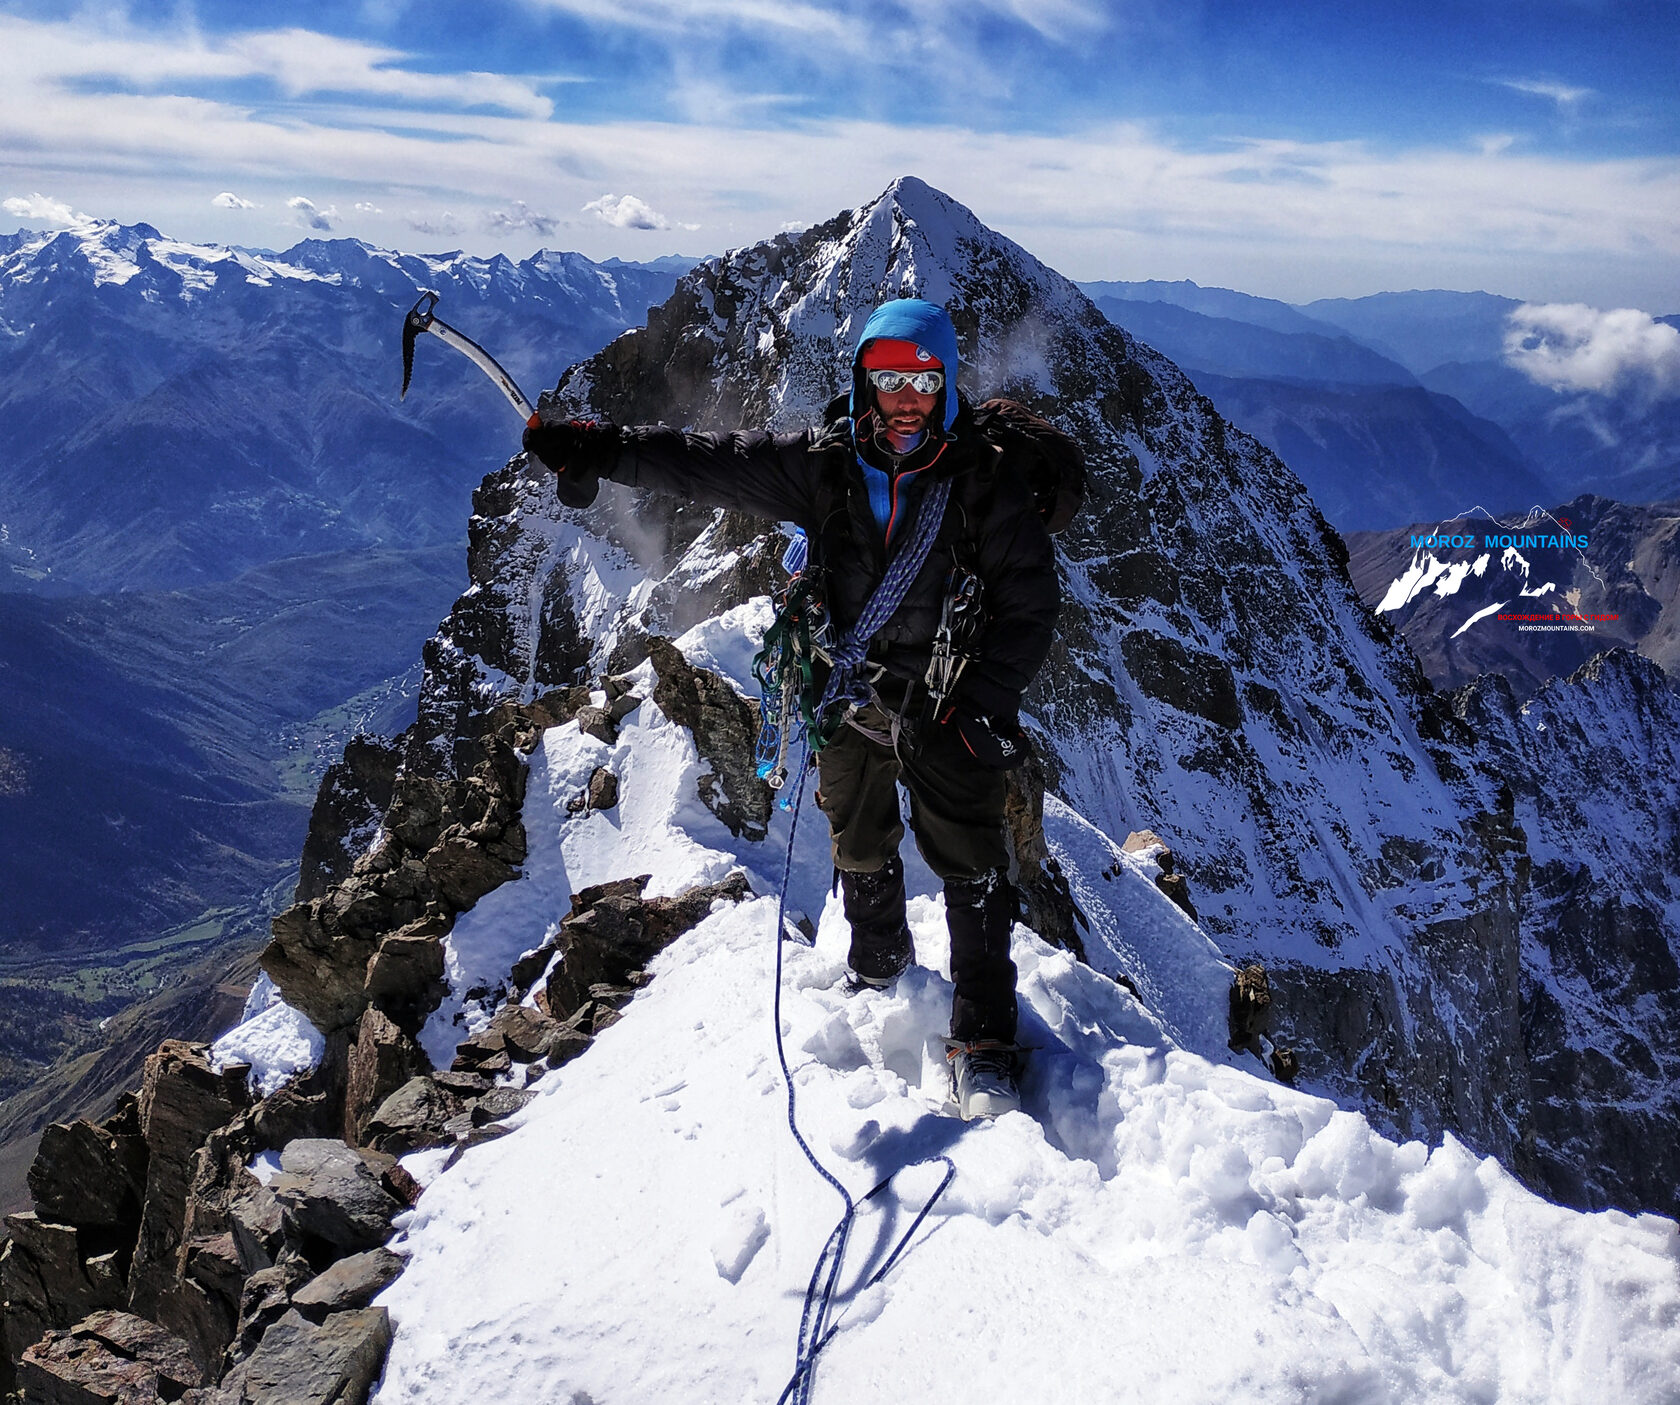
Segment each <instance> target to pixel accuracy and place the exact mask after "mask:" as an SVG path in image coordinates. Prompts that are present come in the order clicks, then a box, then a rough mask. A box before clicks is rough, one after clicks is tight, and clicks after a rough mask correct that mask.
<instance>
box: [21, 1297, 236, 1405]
mask: <svg viewBox="0 0 1680 1405" xmlns="http://www.w3.org/2000/svg"><path fill="white" fill-rule="evenodd" d="M205 1379H206V1378H205V1375H204V1373H203V1372H202V1371H201V1370H200V1369H199V1367H198V1365H197V1363H196V1362H195V1361H194V1360H193V1358H192V1354H191V1353H190V1352H189V1351H188V1350H187V1345H186V1343H185V1342H183V1341H181V1340H180V1338H178V1337H173V1336H171V1335H170V1334H169V1333H168V1332H165V1331H164V1330H163V1329H162V1328H161V1327H159V1326H157V1325H156V1324H155V1323H152V1322H148V1321H146V1320H145V1319H144V1318H141V1317H135V1316H133V1315H132V1314H130V1313H126V1312H97V1313H93V1314H91V1315H90V1316H88V1317H86V1318H85V1319H83V1320H82V1321H81V1322H78V1323H77V1324H76V1325H75V1326H74V1327H73V1328H70V1329H69V1330H67V1331H59V1332H51V1333H48V1334H47V1336H45V1337H44V1338H43V1339H42V1340H41V1341H39V1342H37V1343H36V1344H35V1345H34V1346H32V1347H30V1348H29V1350H28V1351H26V1352H24V1354H23V1360H22V1361H21V1362H20V1363H19V1365H18V1384H19V1385H20V1386H21V1387H22V1388H23V1392H24V1399H25V1400H28V1401H31V1402H38V1403H39V1405H90V1403H91V1402H112V1405H118V1402H120V1405H146V1402H150V1401H163V1400H179V1399H180V1398H181V1397H182V1396H183V1395H184V1394H185V1393H186V1392H187V1391H189V1390H191V1389H192V1388H193V1387H195V1386H201V1385H203V1384H205Z"/></svg>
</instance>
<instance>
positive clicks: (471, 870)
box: [426, 827, 518, 912]
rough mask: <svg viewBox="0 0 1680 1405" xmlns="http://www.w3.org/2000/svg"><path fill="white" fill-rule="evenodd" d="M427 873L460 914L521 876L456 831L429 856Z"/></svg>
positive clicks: (443, 837)
mask: <svg viewBox="0 0 1680 1405" xmlns="http://www.w3.org/2000/svg"><path fill="white" fill-rule="evenodd" d="M426 872H427V873H429V874H430V875H431V877H432V881H433V882H434V883H436V884H437V887H438V891H439V892H440V893H441V894H443V896H444V898H445V899H446V900H447V901H448V903H449V904H450V906H451V907H453V908H454V909H455V910H456V911H458V912H464V911H465V910H466V909H467V908H469V907H471V906H472V905H473V904H474V903H476V902H477V901H478V900H479V899H480V898H482V897H483V896H484V895H485V894H486V893H488V892H490V891H491V890H492V889H495V888H499V887H501V885H502V884H504V883H506V882H508V881H509V880H510V879H513V878H516V877H517V876H518V874H517V873H516V872H515V870H514V868H513V865H512V864H510V863H507V862H505V861H504V860H502V859H499V858H497V857H496V856H495V855H494V854H493V853H491V852H490V850H489V849H488V848H487V847H486V846H485V845H484V844H482V843H480V842H479V841H478V840H476V839H474V838H472V837H471V836H470V835H469V834H467V832H466V831H465V830H464V829H457V828H453V827H452V828H450V829H449V830H446V831H445V832H444V834H443V835H442V836H441V837H440V838H439V839H438V842H437V844H436V845H435V846H434V847H433V848H432V849H431V850H430V851H429V852H428V853H427V854H426Z"/></svg>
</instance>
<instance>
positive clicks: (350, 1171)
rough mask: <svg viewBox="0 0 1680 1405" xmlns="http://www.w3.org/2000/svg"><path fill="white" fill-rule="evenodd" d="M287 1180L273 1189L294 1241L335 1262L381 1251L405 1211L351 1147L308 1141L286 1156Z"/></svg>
mask: <svg viewBox="0 0 1680 1405" xmlns="http://www.w3.org/2000/svg"><path fill="white" fill-rule="evenodd" d="M280 1171H281V1174H280V1175H278V1176H276V1177H275V1178H274V1181H273V1184H272V1185H271V1186H270V1189H272V1190H273V1192H274V1197H275V1199H277V1200H278V1201H279V1202H280V1208H281V1210H282V1212H283V1213H284V1215H285V1217H286V1228H287V1232H288V1235H289V1236H295V1238H296V1239H297V1241H298V1242H299V1243H301V1244H303V1245H304V1246H306V1252H307V1251H308V1246H310V1245H311V1243H312V1242H313V1243H315V1244H321V1245H325V1246H327V1247H328V1249H329V1250H330V1251H331V1253H332V1256H333V1257H339V1256H341V1255H343V1254H354V1253H359V1252H360V1251H362V1250H364V1249H373V1248H377V1247H378V1246H379V1245H381V1244H383V1243H384V1242H385V1241H386V1240H387V1239H389V1238H390V1236H391V1220H392V1218H393V1217H394V1216H395V1215H396V1214H397V1213H398V1211H400V1210H401V1209H402V1208H403V1207H402V1204H401V1203H400V1202H399V1201H398V1200H397V1199H396V1198H395V1197H394V1196H392V1195H391V1194H390V1192H388V1191H387V1190H386V1189H385V1188H384V1186H382V1185H381V1184H380V1183H379V1176H378V1174H377V1173H376V1172H375V1171H373V1170H372V1169H370V1167H369V1166H368V1163H367V1162H366V1161H365V1160H363V1158H362V1157H361V1156H360V1155H359V1154H358V1153H357V1152H356V1151H355V1150H354V1149H353V1148H351V1147H349V1146H346V1145H345V1144H344V1143H343V1142H341V1141H333V1140H330V1139H328V1138H325V1137H322V1138H305V1139H301V1140H299V1141H295V1142H293V1143H292V1144H291V1145H290V1146H288V1147H286V1148H285V1150H283V1151H282V1152H281V1153H280Z"/></svg>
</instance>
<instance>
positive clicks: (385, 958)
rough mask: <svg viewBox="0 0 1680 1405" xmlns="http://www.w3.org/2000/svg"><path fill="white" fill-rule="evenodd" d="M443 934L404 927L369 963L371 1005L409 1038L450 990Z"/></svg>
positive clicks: (429, 926)
mask: <svg viewBox="0 0 1680 1405" xmlns="http://www.w3.org/2000/svg"><path fill="white" fill-rule="evenodd" d="M433 852H434V853H435V852H438V851H436V850H434V851H433ZM428 861H429V860H428ZM440 886H441V885H440ZM441 936H442V934H441V933H440V932H439V931H438V930H437V926H436V924H433V923H426V922H422V923H418V924H415V925H414V926H412V927H405V928H403V929H402V930H401V931H397V932H393V933H391V935H390V936H388V937H386V938H385V939H384V940H383V941H381V942H380V943H379V950H378V951H376V952H375V953H374V954H373V956H372V958H371V959H370V960H369V961H368V964H367V976H366V981H367V983H366V985H365V987H364V991H363V993H364V995H365V996H366V998H367V1000H368V1002H369V1004H371V1005H372V1006H374V1007H375V1008H377V1009H378V1010H380V1011H383V1012H384V1014H385V1015H386V1016H387V1017H388V1018H389V1020H390V1021H391V1023H393V1024H394V1025H395V1026H396V1028H397V1029H398V1030H399V1031H400V1032H401V1033H402V1034H404V1035H407V1036H409V1037H410V1039H412V1037H413V1036H414V1035H416V1034H418V1033H419V1032H420V1027H421V1026H422V1025H424V1024H425V1023H426V1017H427V1016H428V1015H430V1014H431V1013H432V1011H433V1010H435V1009H437V1007H438V1005H439V1004H440V1003H441V1002H442V1000H443V997H444V994H445V992H446V991H447V989H448V987H447V986H446V985H445V983H444V979H443V942H442V940H441ZM352 1066H353V1061H352Z"/></svg>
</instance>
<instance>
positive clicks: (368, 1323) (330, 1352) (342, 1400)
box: [214, 1307, 391, 1405]
mask: <svg viewBox="0 0 1680 1405" xmlns="http://www.w3.org/2000/svg"><path fill="white" fill-rule="evenodd" d="M390 1347H391V1321H390V1317H389V1315H388V1314H387V1313H386V1311H385V1309H384V1308H382V1307H367V1308H359V1309H356V1310H354V1311H350V1312H335V1313H333V1314H332V1315H331V1316H329V1317H328V1318H327V1319H326V1321H324V1322H323V1323H321V1324H320V1325H319V1326H317V1325H316V1324H315V1323H313V1322H311V1321H310V1320H309V1319H308V1318H307V1317H305V1316H304V1315H303V1314H302V1313H301V1312H297V1311H295V1310H294V1311H290V1312H287V1313H286V1314H285V1315H284V1316H282V1317H281V1318H280V1320H279V1321H278V1322H276V1323H275V1324H274V1325H273V1326H272V1327H270V1328H269V1329H268V1331H267V1332H265V1333H264V1334H263V1339H262V1344H261V1345H260V1346H258V1347H257V1349H256V1351H255V1352H253V1353H252V1354H251V1357H250V1359H249V1360H247V1361H245V1362H243V1363H242V1364H240V1365H238V1366H236V1367H234V1369H233V1370H232V1371H231V1372H230V1373H229V1374H228V1376H227V1377H226V1378H225V1379H224V1380H223V1382H222V1385H221V1388H220V1390H219V1391H218V1392H217V1394H216V1395H215V1397H214V1400H215V1402H216V1405H363V1402H365V1401H366V1400H367V1396H368V1390H369V1389H370V1388H371V1387H372V1385H373V1382H374V1381H375V1379H377V1377H378V1375H379V1370H380V1367H381V1366H383V1365H384V1364H385V1354H386V1352H388V1351H389V1350H390Z"/></svg>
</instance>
